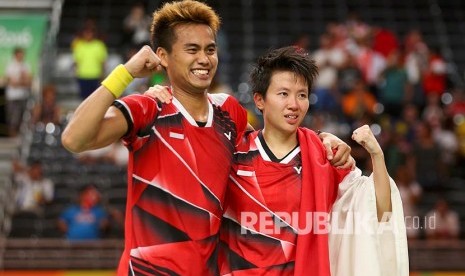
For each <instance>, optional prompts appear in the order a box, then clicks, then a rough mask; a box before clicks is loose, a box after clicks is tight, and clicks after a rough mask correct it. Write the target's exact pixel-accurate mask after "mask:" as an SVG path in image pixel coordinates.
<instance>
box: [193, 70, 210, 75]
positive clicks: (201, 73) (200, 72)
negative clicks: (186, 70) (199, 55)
mask: <svg viewBox="0 0 465 276" xmlns="http://www.w3.org/2000/svg"><path fill="white" fill-rule="evenodd" d="M208 73H209V70H205V69H196V70H192V74H194V75H196V76H208Z"/></svg>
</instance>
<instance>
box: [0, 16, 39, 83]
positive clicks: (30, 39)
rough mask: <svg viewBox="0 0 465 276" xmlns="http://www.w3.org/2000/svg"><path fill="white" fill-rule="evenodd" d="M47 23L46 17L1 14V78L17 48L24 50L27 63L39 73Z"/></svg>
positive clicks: (34, 71)
mask: <svg viewBox="0 0 465 276" xmlns="http://www.w3.org/2000/svg"><path fill="white" fill-rule="evenodd" d="M47 21H48V18H47V16H46V15H34V14H16V15H14V14H11V15H10V14H1V13H0V78H3V76H4V74H5V66H6V65H7V64H8V63H9V61H10V60H11V58H12V56H13V49H14V48H15V47H21V48H24V50H25V54H26V55H25V61H26V63H28V64H29V66H30V67H31V70H32V74H33V75H35V74H36V73H37V70H38V65H39V64H38V63H39V61H40V55H41V50H42V44H43V41H44V38H45V30H46V25H47Z"/></svg>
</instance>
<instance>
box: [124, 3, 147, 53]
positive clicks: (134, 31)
mask: <svg viewBox="0 0 465 276" xmlns="http://www.w3.org/2000/svg"><path fill="white" fill-rule="evenodd" d="M150 23H151V19H150V17H149V16H148V15H147V13H146V11H145V6H144V4H143V3H141V2H136V3H135V4H134V5H133V6H132V7H131V10H130V11H129V14H128V15H127V16H126V18H124V21H123V31H124V34H125V35H126V36H125V39H130V41H131V44H132V45H133V46H139V45H143V44H148V43H149V42H150V32H149V31H150Z"/></svg>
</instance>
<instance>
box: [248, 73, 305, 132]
mask: <svg viewBox="0 0 465 276" xmlns="http://www.w3.org/2000/svg"><path fill="white" fill-rule="evenodd" d="M254 100H255V104H256V105H257V107H258V108H259V109H261V110H262V111H263V118H264V121H265V128H266V130H267V132H275V133H276V132H277V133H280V134H287V135H289V134H292V133H294V132H296V131H297V128H298V127H299V126H300V124H301V123H302V121H303V119H304V117H305V114H306V113H307V111H308V108H309V101H308V85H307V83H306V82H305V79H304V78H303V77H302V76H298V75H295V74H294V73H292V72H289V71H275V72H274V73H273V74H272V76H271V80H270V86H269V87H268V90H267V91H266V98H263V97H262V96H261V95H260V94H255V95H254Z"/></svg>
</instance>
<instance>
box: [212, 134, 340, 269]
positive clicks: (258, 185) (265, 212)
mask: <svg viewBox="0 0 465 276" xmlns="http://www.w3.org/2000/svg"><path fill="white" fill-rule="evenodd" d="M311 135H313V136H314V137H313V136H311ZM307 136H308V137H307ZM307 136H305V138H308V139H312V141H313V142H314V143H315V144H314V145H315V146H313V145H311V143H309V142H308V141H307V139H301V135H300V134H299V143H300V145H299V146H298V147H296V148H295V149H294V150H292V151H291V152H290V153H289V154H288V155H287V156H285V157H284V158H283V159H281V160H278V159H277V158H275V157H274V155H273V153H272V152H271V151H270V150H269V149H268V147H267V146H266V143H265V141H264V139H263V138H262V137H261V134H260V132H259V131H258V132H252V133H250V134H248V135H246V136H245V137H244V139H243V140H242V142H241V144H240V145H238V147H237V152H236V153H235V157H234V158H235V164H234V165H233V168H232V171H231V175H230V183H229V185H228V190H227V193H226V200H225V213H224V215H223V222H222V226H221V231H220V253H219V266H220V273H221V275H247V276H250V275H266V276H270V275H271V276H273V275H304V274H302V273H300V272H297V270H296V268H297V266H296V264H297V262H299V264H301V263H302V261H303V262H306V260H305V259H306V258H307V256H303V254H301V253H299V252H301V251H302V248H307V247H308V246H315V247H317V245H316V244H313V243H312V242H310V243H308V242H307V239H305V238H304V239H302V237H307V236H308V237H309V236H311V237H313V236H314V235H315V233H316V231H314V230H316V226H315V225H310V227H308V225H305V227H303V223H302V222H303V221H304V220H303V219H302V216H305V215H308V214H309V215H312V216H313V215H315V214H325V215H326V214H329V211H330V207H331V205H332V203H333V202H334V200H335V198H336V195H337V186H338V183H340V181H341V180H342V178H343V177H344V176H345V175H346V174H347V172H348V171H338V170H337V169H336V168H334V167H333V166H330V164H329V162H328V161H327V160H326V157H325V151H324V147H323V145H322V143H321V141H319V138H318V137H316V135H315V134H313V133H312V134H308V135H307ZM309 149H310V150H309ZM301 152H302V154H301ZM306 154H311V155H312V162H311V163H309V162H308V161H306V162H303V161H304V159H305V158H307V157H308V156H307V155H306ZM305 160H307V159H305ZM320 162H321V164H324V165H323V166H320V167H319V169H318V170H319V171H318V172H317V173H318V174H319V175H324V176H325V179H324V181H319V180H317V182H314V181H313V180H310V181H311V182H312V183H311V184H310V183H309V179H310V178H311V179H314V178H315V176H312V175H309V173H312V174H313V173H314V172H313V168H314V167H315V166H316V164H318V163H320ZM305 166H306V167H305ZM314 180H316V179H314ZM313 185H316V187H319V188H317V189H313V188H312V186H313ZM320 187H321V188H323V189H320ZM303 188H305V189H306V190H305V191H304V190H303ZM309 188H311V190H312V191H315V192H316V193H313V192H312V197H313V198H314V199H315V200H316V202H317V204H310V206H307V205H308V202H305V204H304V202H303V201H302V200H301V199H302V198H305V200H306V201H309V200H311V199H310V198H308V195H307V191H308V189H309ZM303 195H305V196H303ZM307 198H308V199H307ZM321 205H325V207H324V208H321ZM312 218H313V217H312ZM312 227H315V229H313V228H312ZM299 247H300V249H299ZM326 247H327V242H326ZM314 252H318V253H317V254H320V252H321V254H326V252H325V251H324V250H320V248H319V247H318V248H315V251H314ZM320 257H321V256H320ZM326 257H328V256H326ZM328 258H329V257H328ZM309 269H311V268H309ZM326 269H327V270H328V271H329V265H327V267H326ZM317 273H319V272H317ZM308 275H309V274H308ZM315 275H324V274H322V273H321V274H320V273H319V274H315Z"/></svg>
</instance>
